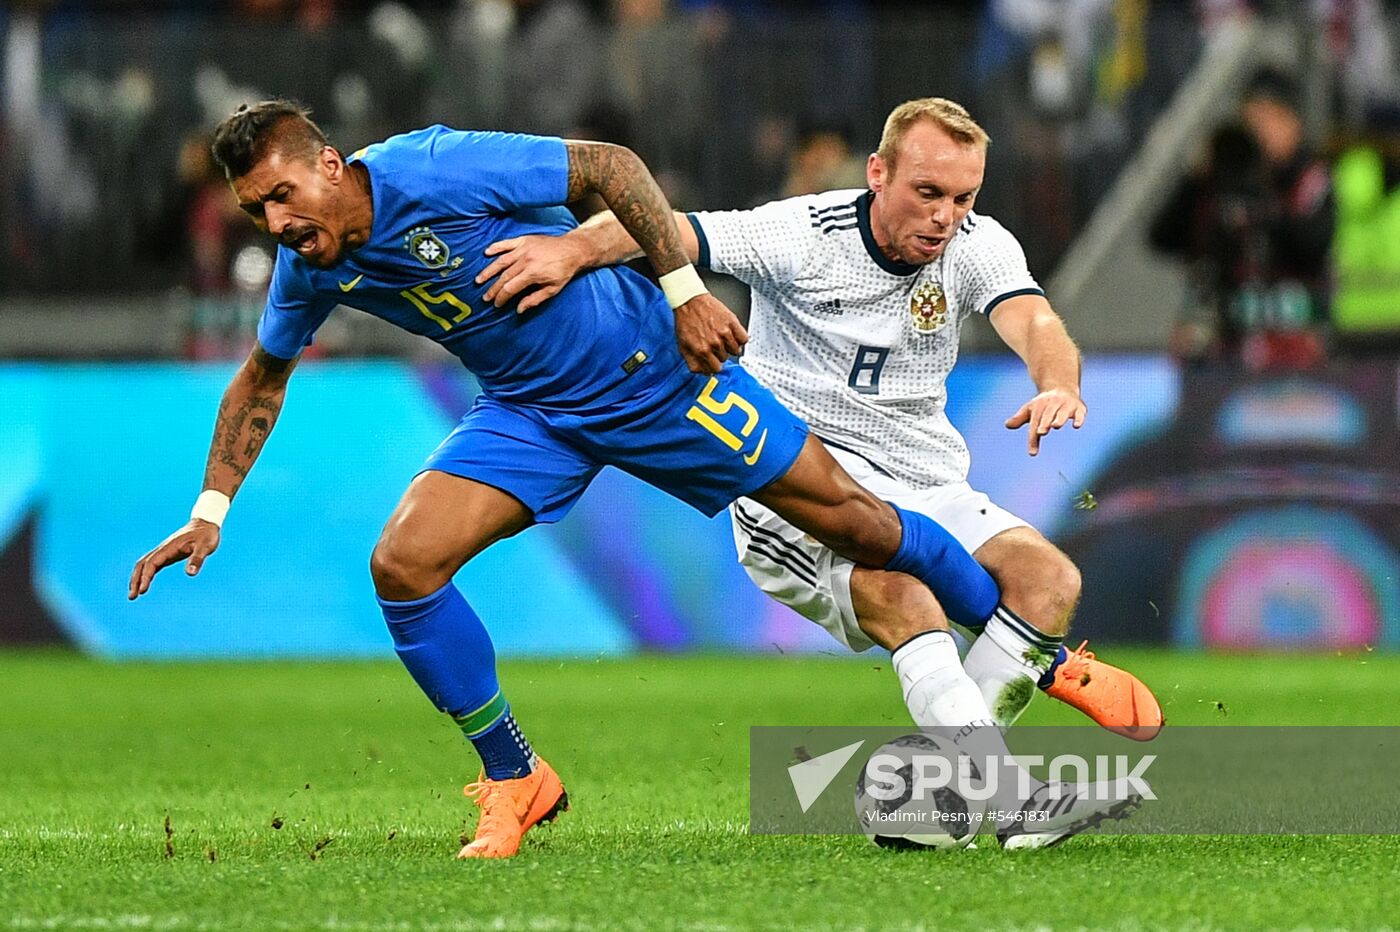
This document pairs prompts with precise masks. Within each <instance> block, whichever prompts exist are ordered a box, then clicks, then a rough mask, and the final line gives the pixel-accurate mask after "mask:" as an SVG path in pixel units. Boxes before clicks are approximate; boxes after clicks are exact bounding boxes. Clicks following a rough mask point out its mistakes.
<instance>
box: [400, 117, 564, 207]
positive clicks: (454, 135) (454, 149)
mask: <svg viewBox="0 0 1400 932" xmlns="http://www.w3.org/2000/svg"><path fill="white" fill-rule="evenodd" d="M427 148H428V152H427V155H428V157H429V158H430V159H431V160H432V172H433V175H434V176H436V178H437V180H438V183H439V184H440V185H442V187H443V194H444V195H446V196H447V199H448V200H449V201H450V202H451V203H452V204H453V205H455V206H457V207H458V209H459V210H462V211H463V212H466V213H477V212H481V213H489V214H508V213H510V212H512V211H514V210H517V209H520V208H526V207H553V206H556V205H559V204H563V203H564V202H565V201H566V200H567V199H568V194H569V154H568V150H567V149H565V148H564V140H562V139H559V138H558V137H554V136H527V135H523V134H520V133H484V132H464V131H460V130H450V129H447V128H446V127H442V128H441V131H440V132H438V133H436V134H435V135H432V136H431V137H429V139H428V141H427Z"/></svg>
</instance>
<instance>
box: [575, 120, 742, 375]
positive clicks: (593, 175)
mask: <svg viewBox="0 0 1400 932" xmlns="http://www.w3.org/2000/svg"><path fill="white" fill-rule="evenodd" d="M565 147H566V148H567V149H568V153H569V196H568V199H569V200H570V201H574V200H577V199H579V198H581V197H583V196H584V195H586V194H591V193H595V194H597V195H598V196H599V197H601V198H602V199H603V202H604V203H605V204H607V205H608V207H609V208H611V209H612V212H613V213H614V214H615V215H616V216H617V219H618V222H620V223H621V224H622V228H623V229H625V230H626V231H627V232H628V234H630V235H631V237H632V239H633V240H634V241H635V242H636V244H637V245H638V246H640V247H641V249H642V252H644V253H645V254H646V257H647V258H648V259H650V260H651V265H652V268H654V269H655V270H656V274H657V275H665V274H666V273H667V272H673V271H675V270H676V269H679V268H681V267H682V266H684V265H687V264H688V263H689V262H690V259H689V257H688V256H687V255H686V249H685V244H684V242H683V241H682V239H681V234H680V230H679V229H678V228H677V227H676V219H675V217H674V216H673V215H672V213H671V206H670V205H669V204H667V203H666V196H665V195H663V194H662V193H661V189H660V188H659V187H657V185H656V180H655V179H654V178H652V176H651V172H649V171H647V167H646V165H644V164H642V160H641V159H640V158H638V157H637V155H636V153H634V152H632V150H630V149H627V148H624V147H623V146H615V145H612V144H610V143H605V142H580V141H577V140H568V141H566V142H565ZM748 338H749V336H748V334H747V333H746V332H745V331H744V327H743V325H742V324H740V323H739V319H738V318H737V317H735V316H734V313H733V312H732V311H730V310H729V308H727V307H725V306H724V305H723V304H722V303H720V301H719V299H717V298H715V297H714V296H713V295H711V294H708V293H705V294H700V295H697V296H695V297H694V298H691V299H690V300H689V301H687V302H686V303H685V304H682V305H681V306H680V307H678V308H676V339H677V341H678V342H679V344H680V349H681V355H682V356H684V357H685V360H686V363H687V364H688V365H689V366H690V368H691V370H692V371H695V372H718V371H719V369H720V367H721V366H722V365H724V361H725V359H727V358H728V357H729V356H731V355H733V354H735V353H738V352H739V350H740V348H741V347H742V346H743V345H744V344H745V343H746V342H747V341H748Z"/></svg>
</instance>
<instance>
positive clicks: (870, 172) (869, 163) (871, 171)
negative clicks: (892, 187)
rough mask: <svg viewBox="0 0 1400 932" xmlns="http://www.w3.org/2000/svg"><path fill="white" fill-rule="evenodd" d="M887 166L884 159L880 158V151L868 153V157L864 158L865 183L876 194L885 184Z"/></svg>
mask: <svg viewBox="0 0 1400 932" xmlns="http://www.w3.org/2000/svg"><path fill="white" fill-rule="evenodd" d="M887 169H888V166H886V165H885V160H884V159H882V158H880V153H878V152H872V153H870V158H868V159H866V160H865V183H866V185H867V186H868V187H869V188H870V190H872V191H874V192H875V193H876V194H878V193H880V189H881V188H883V187H884V186H885V181H886V180H887V177H888V175H889V172H888V170H887Z"/></svg>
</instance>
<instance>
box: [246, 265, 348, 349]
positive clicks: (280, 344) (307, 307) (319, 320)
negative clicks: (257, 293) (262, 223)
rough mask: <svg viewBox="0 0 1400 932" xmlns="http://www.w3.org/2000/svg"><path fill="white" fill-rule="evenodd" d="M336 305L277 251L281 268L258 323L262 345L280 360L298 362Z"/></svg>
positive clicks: (270, 287)
mask: <svg viewBox="0 0 1400 932" xmlns="http://www.w3.org/2000/svg"><path fill="white" fill-rule="evenodd" d="M335 306H336V302H335V301H334V300H332V299H330V298H327V297H325V296H324V295H319V294H317V293H316V291H315V289H314V288H312V287H311V282H310V281H308V280H307V278H306V276H305V274H304V273H299V272H298V270H297V269H296V268H295V267H294V265H293V263H292V262H291V260H290V259H289V257H288V255H287V254H286V250H285V247H282V246H278V247H277V266H276V268H275V269H274V270H273V272H272V284H271V285H270V286H268V289H267V305H266V306H265V307H264V308H263V313H262V317H261V319H259V320H258V343H259V344H260V345H261V346H262V348H263V349H264V350H266V351H267V352H268V353H269V354H270V355H272V356H276V357H277V358H278V359H295V358H296V357H297V356H298V355H299V354H300V353H301V351H302V350H304V349H306V348H307V347H308V346H310V345H311V337H312V335H313V334H314V333H315V332H316V328H318V327H320V326H321V324H323V323H325V320H326V318H327V317H329V316H330V314H331V311H333V310H335Z"/></svg>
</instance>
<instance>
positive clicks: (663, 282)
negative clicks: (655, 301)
mask: <svg viewBox="0 0 1400 932" xmlns="http://www.w3.org/2000/svg"><path fill="white" fill-rule="evenodd" d="M656 281H657V284H659V285H660V286H661V290H662V291H664V292H666V303H667V304H669V305H671V309H672V310H675V309H676V308H678V307H680V306H681V305H682V304H684V303H685V302H687V301H689V300H690V299H691V298H693V297H695V296H696V295H702V294H706V293H707V292H708V291H709V289H707V288H706V287H705V283H704V282H702V281H701V280H700V273H699V272H697V271H695V266H693V265H690V264H689V263H687V264H685V265H683V266H681V267H680V268H678V269H674V270H672V271H670V272H667V273H666V274H665V275H663V276H661V277H660V278H658V279H657V280H656Z"/></svg>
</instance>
